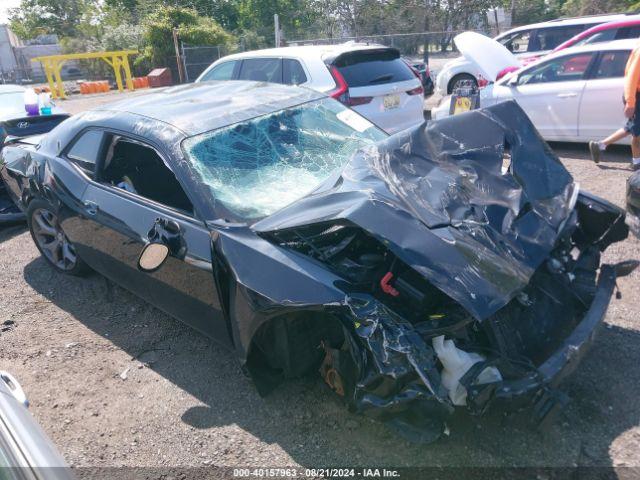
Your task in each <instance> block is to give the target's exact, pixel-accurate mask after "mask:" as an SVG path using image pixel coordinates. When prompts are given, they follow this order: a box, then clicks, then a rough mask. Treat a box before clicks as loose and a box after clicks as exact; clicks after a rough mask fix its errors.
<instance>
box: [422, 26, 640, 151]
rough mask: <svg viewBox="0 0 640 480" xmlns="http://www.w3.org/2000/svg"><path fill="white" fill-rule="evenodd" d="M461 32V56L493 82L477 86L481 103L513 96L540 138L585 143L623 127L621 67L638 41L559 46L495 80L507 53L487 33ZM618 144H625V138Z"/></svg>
mask: <svg viewBox="0 0 640 480" xmlns="http://www.w3.org/2000/svg"><path fill="white" fill-rule="evenodd" d="M462 35H465V36H466V37H463V38H462V39H461V40H462V41H461V42H459V43H460V45H458V42H456V45H458V48H461V47H462V48H461V51H462V50H464V51H463V54H464V56H465V58H467V59H469V60H471V61H474V63H475V64H476V65H477V67H478V68H479V70H480V71H482V72H483V74H485V75H486V78H488V79H490V80H491V81H493V82H495V83H492V84H490V85H489V86H487V87H486V88H484V89H482V90H480V106H481V107H483V106H490V105H494V104H496V103H498V102H501V101H505V100H515V101H516V102H517V103H518V104H519V105H520V106H521V107H522V109H523V110H524V111H525V112H526V113H527V115H528V116H529V118H530V119H531V121H532V122H533V124H534V125H535V127H536V128H537V129H538V131H539V132H540V134H541V135H542V136H543V137H544V138H545V140H551V141H565V142H587V141H589V140H594V139H600V138H604V137H606V136H608V135H610V134H611V133H612V132H613V131H614V130H617V129H618V128H620V127H621V126H622V125H624V122H625V117H624V115H623V109H622V92H623V81H624V68H625V65H626V63H627V59H628V58H629V54H630V53H631V51H632V50H633V48H634V47H635V46H636V45H637V43H638V40H635V39H634V40H619V41H615V42H610V43H597V44H592V45H585V46H581V47H574V48H568V49H566V50H561V51H559V52H557V53H555V54H552V55H548V56H546V57H544V58H542V59H540V60H538V61H537V62H536V63H534V64H530V65H527V66H526V67H523V68H521V69H519V70H516V71H514V72H512V73H510V74H507V75H505V76H504V77H502V78H500V79H499V80H497V81H496V78H497V77H498V76H499V72H501V71H502V70H503V69H504V68H505V67H508V66H509V65H508V63H509V62H508V61H507V60H506V59H508V58H509V57H508V56H507V54H509V53H510V52H508V51H506V49H504V47H503V46H502V45H500V44H498V43H497V42H495V41H493V40H491V39H487V38H486V37H483V38H484V39H486V40H483V41H480V42H478V41H477V40H478V39H476V38H471V37H469V36H468V35H469V34H468V33H465V34H461V36H462ZM474 35H475V34H474ZM456 39H458V37H456ZM470 40H473V41H470ZM488 42H492V44H491V45H489V44H488ZM450 98H451V97H444V98H443V100H442V101H441V102H440V104H439V105H438V107H436V108H435V109H433V110H432V112H431V115H432V118H434V119H438V118H443V117H446V116H448V115H449V111H450ZM620 143H623V144H628V143H629V139H628V138H626V139H624V140H622V141H621V142H620Z"/></svg>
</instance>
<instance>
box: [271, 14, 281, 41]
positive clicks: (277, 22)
mask: <svg viewBox="0 0 640 480" xmlns="http://www.w3.org/2000/svg"><path fill="white" fill-rule="evenodd" d="M273 27H274V28H275V34H276V38H275V40H276V48H278V47H279V46H280V18H279V17H278V14H277V13H274V14H273Z"/></svg>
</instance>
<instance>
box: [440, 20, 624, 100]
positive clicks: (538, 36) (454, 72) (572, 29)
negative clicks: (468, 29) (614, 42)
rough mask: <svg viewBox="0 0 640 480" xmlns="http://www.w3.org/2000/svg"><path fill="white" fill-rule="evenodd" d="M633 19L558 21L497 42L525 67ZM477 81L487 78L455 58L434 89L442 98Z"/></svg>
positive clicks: (512, 32)
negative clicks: (589, 33)
mask: <svg viewBox="0 0 640 480" xmlns="http://www.w3.org/2000/svg"><path fill="white" fill-rule="evenodd" d="M633 17H634V15H628V14H623V13H621V14H611V15H591V16H584V17H577V18H558V19H556V20H550V21H547V22H541V23H535V24H531V25H523V26H520V27H516V28H513V29H511V30H509V31H507V32H504V33H502V34H500V35H498V36H497V37H495V38H494V40H495V41H496V42H498V43H500V44H501V45H503V46H504V47H505V48H506V49H508V50H509V51H510V52H511V53H513V54H514V55H515V56H516V57H517V58H518V60H519V61H520V62H521V64H525V65H526V64H528V63H530V62H531V61H533V60H535V59H537V58H540V57H542V56H544V55H546V54H548V53H550V52H551V51H552V50H553V49H554V48H556V47H557V46H558V45H560V44H561V43H563V42H565V41H566V40H569V39H570V38H572V37H574V36H575V35H578V34H579V33H581V32H583V31H584V30H586V29H588V28H591V27H593V26H595V25H600V24H603V23H608V22H613V21H624V20H626V19H628V18H633ZM478 79H481V80H482V79H484V80H487V79H486V77H483V75H482V71H481V70H478V69H476V66H475V64H474V63H473V62H469V61H468V59H467V58H466V57H465V56H462V57H459V58H455V59H453V60H451V61H449V62H447V63H446V64H445V65H444V67H443V68H442V70H441V71H440V72H439V73H438V76H437V77H436V85H435V89H436V93H437V94H439V95H443V96H444V95H449V94H451V93H452V92H453V90H454V89H455V88H456V85H458V83H459V82H469V81H471V82H474V83H477V82H478Z"/></svg>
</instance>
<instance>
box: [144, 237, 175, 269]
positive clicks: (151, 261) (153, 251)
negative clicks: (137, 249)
mask: <svg viewBox="0 0 640 480" xmlns="http://www.w3.org/2000/svg"><path fill="white" fill-rule="evenodd" d="M168 257H169V247H167V246H166V245H164V244H162V243H149V244H147V246H145V247H144V250H142V253H141V254H140V258H139V259H138V268H139V269H140V270H142V271H144V272H154V271H156V270H157V269H159V268H160V267H161V266H162V264H163V263H164V262H165V261H166V260H167V258H168Z"/></svg>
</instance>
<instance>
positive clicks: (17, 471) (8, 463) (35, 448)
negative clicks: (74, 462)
mask: <svg viewBox="0 0 640 480" xmlns="http://www.w3.org/2000/svg"><path fill="white" fill-rule="evenodd" d="M27 406H28V402H27V399H26V396H25V395H24V392H23V391H22V388H21V387H20V384H19V383H18V382H17V381H16V379H15V378H13V376H12V375H11V374H9V373H7V372H0V478H2V479H3V480H4V479H7V480H32V479H47V480H69V479H73V478H74V476H73V475H72V474H71V471H70V469H69V467H68V466H67V464H66V463H65V461H64V459H63V458H62V456H61V455H60V454H59V453H58V451H57V450H56V447H55V446H54V445H53V443H51V440H49V438H48V437H47V435H46V434H45V433H44V432H43V431H42V429H41V428H40V426H39V425H38V423H37V422H36V421H35V419H34V418H33V416H32V415H31V414H30V413H29V411H28V410H27Z"/></svg>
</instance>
